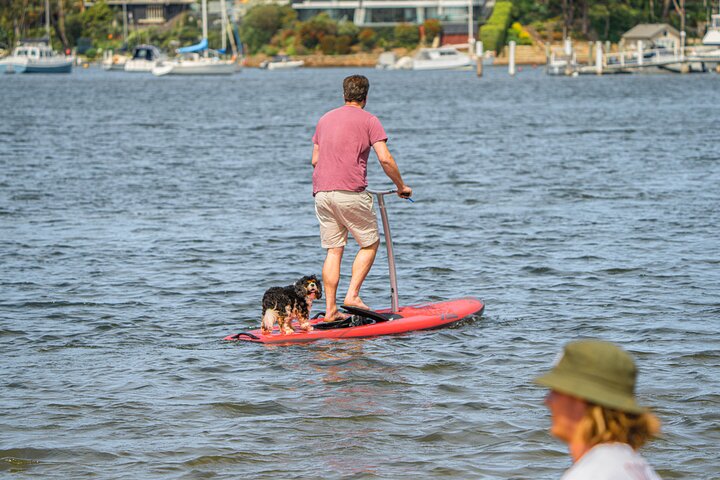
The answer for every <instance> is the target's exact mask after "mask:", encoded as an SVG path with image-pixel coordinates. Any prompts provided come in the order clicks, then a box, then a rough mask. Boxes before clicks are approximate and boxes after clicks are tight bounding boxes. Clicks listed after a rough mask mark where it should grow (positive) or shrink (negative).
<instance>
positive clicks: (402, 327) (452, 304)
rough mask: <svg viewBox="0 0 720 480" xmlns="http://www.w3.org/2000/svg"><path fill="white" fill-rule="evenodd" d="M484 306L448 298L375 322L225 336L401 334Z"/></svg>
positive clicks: (258, 339)
mask: <svg viewBox="0 0 720 480" xmlns="http://www.w3.org/2000/svg"><path fill="white" fill-rule="evenodd" d="M484 309H485V304H484V303H483V302H482V301H480V300H478V299H476V298H472V297H468V298H461V299H457V300H450V301H446V302H439V303H428V304H423V305H413V306H407V307H400V308H399V309H398V312H397V314H398V315H399V316H400V317H401V318H395V319H392V320H388V321H385V322H378V323H374V324H371V325H362V326H358V327H348V328H337V329H330V330H320V329H315V330H312V331H310V332H304V331H301V330H300V329H299V326H298V325H297V324H293V328H294V329H295V333H292V334H281V333H280V331H279V329H278V328H277V327H276V328H275V329H274V330H273V332H272V333H271V334H269V335H266V334H263V333H262V332H261V331H260V330H253V331H250V332H247V333H244V334H235V335H229V336H227V337H225V340H227V341H246V342H253V343H266V344H292V343H305V342H312V341H315V340H322V339H341V338H363V337H376V336H382V335H397V334H401V333H407V332H412V331H418V330H432V329H436V328H442V327H446V326H448V325H452V324H453V323H457V322H459V321H461V320H463V319H465V318H467V317H469V316H471V315H481V314H482V312H483V310H484ZM378 313H381V314H383V313H385V314H388V313H390V311H389V310H387V309H386V310H379V311H378ZM320 322H322V319H319V320H313V321H312V323H313V324H316V323H320Z"/></svg>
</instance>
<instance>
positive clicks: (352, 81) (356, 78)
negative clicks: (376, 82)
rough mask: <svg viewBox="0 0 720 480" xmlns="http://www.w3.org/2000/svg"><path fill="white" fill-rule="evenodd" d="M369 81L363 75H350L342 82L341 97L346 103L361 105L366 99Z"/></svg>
mask: <svg viewBox="0 0 720 480" xmlns="http://www.w3.org/2000/svg"><path fill="white" fill-rule="evenodd" d="M368 90H370V81H369V80H368V79H367V77H365V76H363V75H350V76H349V77H347V78H345V80H343V95H345V101H346V102H357V103H362V102H363V101H365V99H367V94H368Z"/></svg>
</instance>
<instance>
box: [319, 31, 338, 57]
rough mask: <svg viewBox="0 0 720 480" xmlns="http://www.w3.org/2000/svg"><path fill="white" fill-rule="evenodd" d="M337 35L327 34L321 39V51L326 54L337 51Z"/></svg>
mask: <svg viewBox="0 0 720 480" xmlns="http://www.w3.org/2000/svg"><path fill="white" fill-rule="evenodd" d="M336 44H337V37H336V36H335V35H325V36H323V37H322V38H321V39H320V51H321V52H322V53H324V54H325V55H332V54H333V53H335V47H336Z"/></svg>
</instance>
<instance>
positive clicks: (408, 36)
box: [393, 23, 420, 48]
mask: <svg viewBox="0 0 720 480" xmlns="http://www.w3.org/2000/svg"><path fill="white" fill-rule="evenodd" d="M393 36H394V38H395V44H396V45H397V46H398V47H405V48H415V47H417V44H418V43H419V42H420V29H419V28H418V27H417V25H413V24H410V23H400V24H398V25H396V26H395V29H394V30H393Z"/></svg>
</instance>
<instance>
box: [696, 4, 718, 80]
mask: <svg viewBox="0 0 720 480" xmlns="http://www.w3.org/2000/svg"><path fill="white" fill-rule="evenodd" d="M711 18H712V21H711V22H710V25H709V26H708V29H707V32H705V36H704V37H703V46H702V48H696V49H695V50H696V55H695V56H696V58H698V59H699V60H701V61H702V62H703V63H704V64H705V65H706V66H707V67H708V68H711V69H717V68H718V66H720V14H715V15H713V16H712V17H711Z"/></svg>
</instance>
